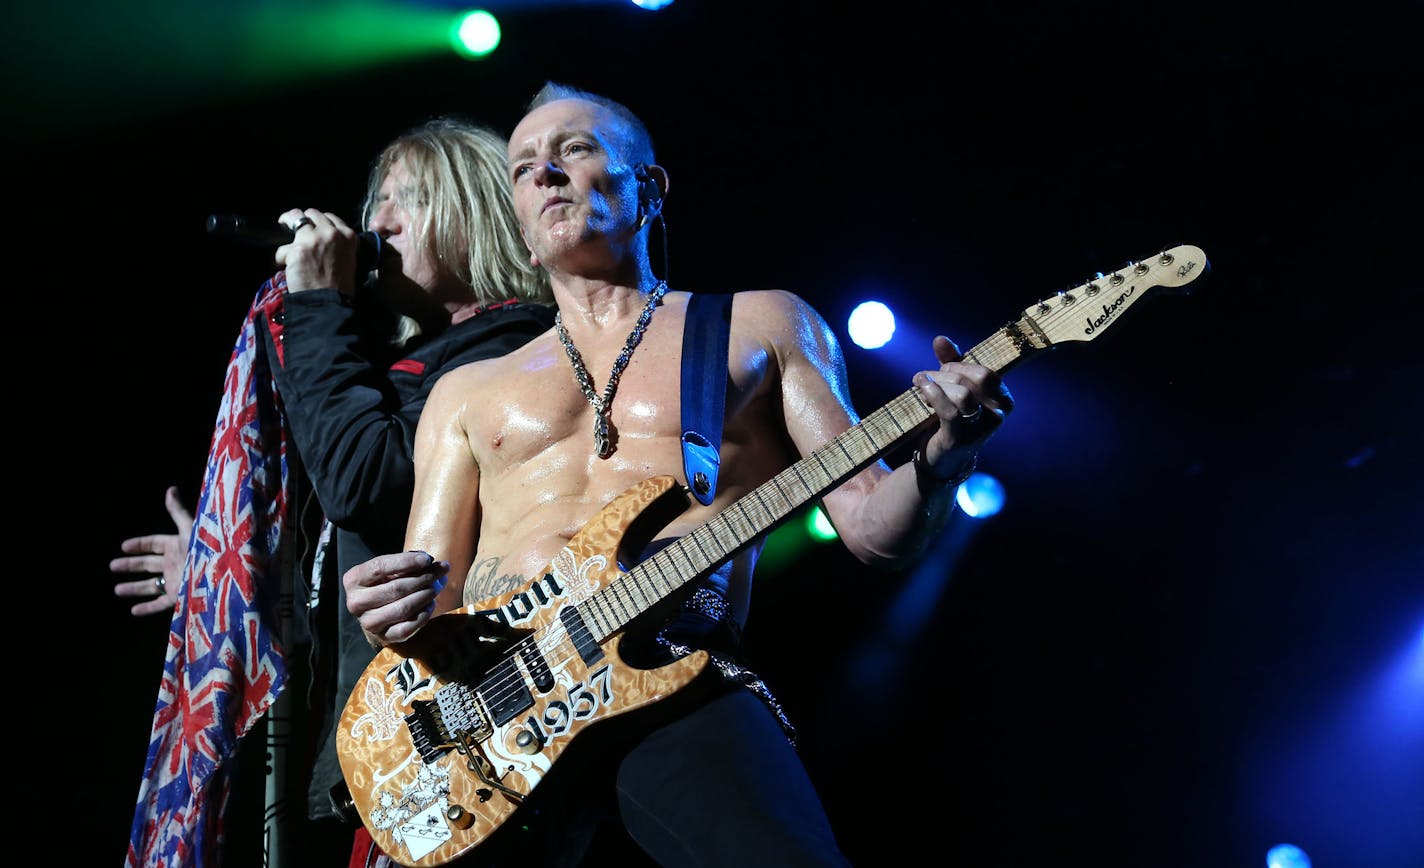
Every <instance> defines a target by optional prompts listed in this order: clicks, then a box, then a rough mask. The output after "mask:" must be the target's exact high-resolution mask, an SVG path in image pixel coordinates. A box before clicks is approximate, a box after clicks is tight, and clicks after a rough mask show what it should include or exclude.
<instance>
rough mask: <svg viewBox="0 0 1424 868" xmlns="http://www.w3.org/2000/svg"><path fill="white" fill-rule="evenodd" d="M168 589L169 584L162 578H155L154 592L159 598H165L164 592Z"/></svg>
mask: <svg viewBox="0 0 1424 868" xmlns="http://www.w3.org/2000/svg"><path fill="white" fill-rule="evenodd" d="M167 589H168V582H166V581H165V580H164V578H163V577H162V576H154V577H153V590H154V593H156V594H157V595H158V596H160V597H161V596H163V592H164V591H166V590H167Z"/></svg>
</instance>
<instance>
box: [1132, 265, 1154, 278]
mask: <svg viewBox="0 0 1424 868" xmlns="http://www.w3.org/2000/svg"><path fill="white" fill-rule="evenodd" d="M1128 265H1131V266H1132V273H1133V274H1136V275H1138V276H1139V277H1141V276H1142V275H1144V274H1146V273H1147V272H1148V271H1151V270H1152V269H1151V267H1150V266H1148V265H1147V263H1145V262H1129V263H1128Z"/></svg>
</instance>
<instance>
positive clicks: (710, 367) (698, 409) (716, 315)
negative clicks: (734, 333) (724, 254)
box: [682, 292, 732, 506]
mask: <svg viewBox="0 0 1424 868" xmlns="http://www.w3.org/2000/svg"><path fill="white" fill-rule="evenodd" d="M731 326H732V296H731V294H729V293H720V294H718V293H705V292H698V293H693V294H692V297H691V298H690V299H688V302H687V322H686V323H685V324H684V325H683V331H682V463H683V472H684V473H686V475H687V485H688V488H689V489H690V490H691V491H692V496H693V497H695V498H697V502H698V503H700V504H702V505H703V506H706V505H708V504H710V503H711V502H712V498H713V497H714V496H715V495H716V493H717V469H718V467H719V466H720V465H721V458H720V452H721V448H722V414H723V413H724V411H725V407H726V399H727V341H728V335H729V334H730V332H731Z"/></svg>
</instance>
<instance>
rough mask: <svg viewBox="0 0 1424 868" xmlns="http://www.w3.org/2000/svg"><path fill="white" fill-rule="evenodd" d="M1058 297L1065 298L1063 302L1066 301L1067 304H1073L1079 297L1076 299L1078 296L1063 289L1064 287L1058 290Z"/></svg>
mask: <svg viewBox="0 0 1424 868" xmlns="http://www.w3.org/2000/svg"><path fill="white" fill-rule="evenodd" d="M1058 297H1059V298H1060V299H1062V300H1063V303H1064V304H1065V305H1066V304H1072V303H1073V302H1075V301H1077V300H1078V299H1076V298H1074V297H1073V293H1071V292H1068V291H1066V290H1062V289H1060V290H1058Z"/></svg>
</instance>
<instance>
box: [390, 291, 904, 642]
mask: <svg viewBox="0 0 1424 868" xmlns="http://www.w3.org/2000/svg"><path fill="white" fill-rule="evenodd" d="M687 300H688V295H687V293H682V292H669V293H668V295H667V296H666V297H665V298H664V300H663V304H662V305H661V306H659V307H658V308H657V310H656V311H655V312H654V314H653V317H652V320H651V321H650V322H649V324H648V329H647V331H646V332H645V333H644V335H643V339H642V342H641V343H640V344H639V345H638V347H637V348H636V349H635V351H634V353H633V356H632V360H631V362H630V363H629V365H628V367H627V369H626V370H625V371H624V372H623V375H622V378H621V379H620V381H619V385H618V389H617V392H616V393H615V394H614V398H613V403H612V407H613V411H612V423H613V429H614V431H615V432H616V438H617V439H616V441H615V443H616V447H617V448H616V450H615V452H614V453H613V455H612V456H611V457H610V458H608V459H599V458H596V457H594V455H593V425H594V411H593V409H592V407H590V406H589V404H588V401H587V400H586V399H585V397H584V395H583V393H582V392H581V391H579V389H578V386H577V384H576V382H575V380H574V375H573V371H572V368H571V366H570V363H569V360H568V357H567V355H566V354H565V352H564V348H563V346H562V345H561V344H560V343H559V341H558V338H557V337H556V336H555V335H554V333H553V332H548V333H546V334H545V335H543V336H541V337H539V338H536V339H535V340H533V341H531V342H530V343H529V344H526V345H525V346H524V347H522V348H520V349H519V350H516V351H514V352H513V353H510V354H509V355H506V356H503V357H501V358H499V359H490V360H487V361H484V362H479V363H476V364H473V365H467V366H465V367H463V368H460V369H458V370H456V371H454V372H452V373H451V374H448V375H447V376H446V377H445V378H444V379H442V380H441V381H440V383H438V384H437V386H436V389H435V391H434V393H433V394H432V395H431V398H430V403H429V404H428V405H427V407H426V411H425V416H424V418H423V419H422V423H421V429H420V433H419V435H418V438H417V444H416V452H417V459H416V464H417V477H416V498H415V503H416V504H417V509H416V511H415V512H414V513H413V514H412V517H411V523H410V526H409V532H408V535H407V540H406V542H407V548H410V549H419V550H423V551H426V552H429V553H430V554H432V555H433V556H435V557H436V558H437V559H442V560H446V561H449V562H450V564H451V569H450V575H451V576H453V577H456V581H457V582H458V577H460V576H464V577H465V581H464V589H463V602H465V603H475V602H478V601H480V600H483V599H486V598H488V597H491V596H497V595H499V594H501V593H505V592H507V591H510V590H512V589H514V588H516V587H519V586H521V585H523V584H524V583H525V582H527V581H528V579H529V578H531V577H534V576H539V575H543V573H544V571H545V567H546V566H547V565H548V564H549V563H550V562H551V561H552V560H553V558H554V556H555V555H556V554H557V553H558V552H559V550H560V549H561V548H562V547H563V546H564V545H565V544H567V542H568V540H569V539H570V538H571V537H572V536H573V535H574V534H575V533H577V532H578V531H579V530H580V529H581V528H582V527H583V526H584V524H585V523H587V522H588V520H589V519H590V518H592V517H593V516H594V514H595V513H596V512H597V511H598V510H599V509H600V508H601V507H602V506H603V505H604V504H605V503H607V502H608V501H609V500H611V499H612V498H613V497H615V496H616V495H618V494H620V493H622V492H623V491H624V490H626V489H628V488H629V487H631V486H633V485H634V484H636V483H638V482H640V481H642V480H644V479H646V478H648V477H650V476H655V475H659V474H670V475H673V476H675V477H677V478H678V479H680V480H681V478H682V443H681V434H682V431H681V424H680V423H681V409H680V404H679V391H680V383H679V377H678V376H677V375H676V373H677V372H678V371H679V370H680V365H681V350H682V326H683V320H684V316H685V314H686V310H687ZM627 313H628V316H627V317H625V318H623V319H620V320H616V321H610V323H609V324H608V325H607V326H606V327H604V328H603V329H602V330H601V331H599V332H598V333H597V334H594V333H593V332H590V331H588V330H584V331H582V332H581V333H580V332H575V331H574V328H573V326H572V325H571V324H569V325H566V327H567V328H569V331H570V336H571V337H572V339H573V340H574V343H575V345H576V346H577V347H578V350H579V353H580V354H581V355H582V356H583V359H584V363H585V364H586V365H587V366H588V368H589V372H590V374H591V375H592V377H593V382H594V386H595V388H596V389H597V390H598V391H599V392H600V393H601V391H602V388H603V386H604V384H605V383H606V382H607V379H608V372H609V371H610V370H611V368H612V365H613V359H614V358H615V357H616V356H617V354H618V353H619V352H621V351H622V349H623V344H624V341H625V340H626V338H627V331H628V330H631V328H632V324H633V322H634V320H635V319H636V315H637V313H638V311H637V310H633V309H631V308H630V309H629V310H628V311H627ZM732 332H733V334H734V338H733V339H732V341H731V345H730V347H729V350H728V360H729V369H730V376H731V383H730V388H729V390H728V395H727V408H726V411H727V412H726V422H725V423H724V425H725V428H724V432H723V447H722V466H721V470H720V479H719V484H718V490H717V496H716V498H715V499H714V500H713V502H712V504H711V505H710V506H706V507H704V506H701V505H700V504H697V503H695V502H693V503H692V505H691V507H690V508H689V509H688V510H687V511H686V512H685V513H683V514H682V515H681V516H679V517H678V518H677V519H676V520H675V521H674V522H673V523H672V524H670V525H669V526H667V527H666V528H665V529H664V530H663V532H662V533H660V534H658V537H659V538H674V537H678V536H681V535H683V534H685V533H687V532H689V531H691V530H693V529H694V528H696V527H697V526H699V525H701V524H703V523H705V522H706V521H708V520H710V519H711V518H712V517H714V516H715V515H717V514H718V513H720V512H721V511H722V510H724V509H726V508H727V506H728V505H730V504H731V503H733V502H734V501H735V500H737V499H738V498H740V497H741V496H742V495H744V494H746V493H747V492H749V491H751V490H752V489H753V488H755V487H756V486H757V485H760V484H761V483H763V482H765V481H766V480H767V479H769V478H771V476H773V475H774V474H775V473H776V472H777V471H779V470H780V469H781V468H783V467H785V466H786V465H787V464H788V463H790V462H791V461H793V460H795V459H796V458H797V457H798V456H797V454H796V450H797V447H798V446H799V447H801V448H805V449H808V450H809V449H810V448H814V446H815V445H817V444H819V443H821V442H824V441H825V440H826V439H828V438H830V437H833V436H835V435H836V434H838V433H840V432H841V431H843V430H845V428H847V427H848V426H849V425H851V424H852V421H853V417H852V413H851V410H850V409H849V407H850V405H849V401H848V400H847V398H846V395H845V393H844V381H843V379H842V378H841V377H839V376H838V375H837V372H838V371H840V370H841V369H842V364H841V360H840V354H839V350H838V349H837V347H836V344H835V341H834V338H833V336H832V335H831V333H830V332H829V330H828V329H826V328H825V325H824V323H822V322H821V321H820V319H819V317H816V316H815V314H814V313H813V312H812V311H811V310H810V309H809V308H808V307H807V306H806V305H804V304H803V303H801V302H800V301H799V300H798V299H797V298H795V297H794V296H792V295H791V294H789V293H784V292H749V293H742V294H739V295H738V296H737V298H736V300H735V302H734V304H733V309H732ZM669 372H672V373H671V374H670V373H669ZM828 374H829V375H830V376H829V377H828ZM832 383H833V384H835V385H836V388H835V389H832V388H831V387H830V384H832ZM787 406H789V407H791V408H793V409H794V410H795V413H794V415H792V416H790V417H788V416H786V415H784V414H783V408H784V407H787ZM788 418H790V419H791V423H790V424H787V419H788ZM426 419H429V420H432V422H431V424H429V425H427V424H426V422H425V420H426ZM436 420H440V421H436ZM883 472H884V471H883V470H872V471H869V475H870V476H871V477H874V476H876V475H877V474H879V473H883ZM476 492H477V495H476V496H472V495H473V494H474V493H476ZM474 528H478V533H477V534H475V533H471V529H474ZM757 552H758V549H757V548H753V549H751V550H748V551H746V552H743V553H742V554H741V555H739V556H738V557H737V558H735V559H734V560H733V562H732V563H731V564H730V565H729V566H728V568H726V569H723V570H721V571H719V574H718V575H717V576H716V577H714V581H715V582H717V584H718V585H719V586H720V587H719V590H721V591H722V592H723V593H724V594H725V595H726V596H727V598H728V600H729V602H731V603H732V606H733V611H734V612H735V613H736V614H737V617H738V618H739V619H741V618H743V617H744V616H745V614H746V607H747V602H748V599H749V596H750V578H751V573H752V567H753V565H754V562H755V557H756V554H757ZM451 593H452V594H453V592H451ZM452 602H453V601H452Z"/></svg>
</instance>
